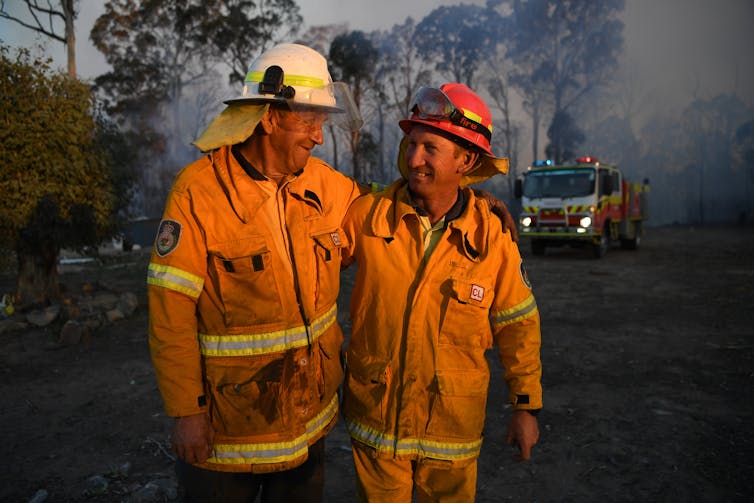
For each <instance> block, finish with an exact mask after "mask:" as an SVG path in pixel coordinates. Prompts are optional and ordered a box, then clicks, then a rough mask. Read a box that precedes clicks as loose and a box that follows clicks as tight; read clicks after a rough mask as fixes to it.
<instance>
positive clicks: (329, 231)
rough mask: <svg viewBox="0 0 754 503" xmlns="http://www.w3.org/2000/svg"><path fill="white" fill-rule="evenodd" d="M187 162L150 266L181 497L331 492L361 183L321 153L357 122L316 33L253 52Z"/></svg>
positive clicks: (154, 332)
mask: <svg viewBox="0 0 754 503" xmlns="http://www.w3.org/2000/svg"><path fill="white" fill-rule="evenodd" d="M226 103H227V104H228V106H227V107H226V109H225V110H224V111H223V112H222V113H221V114H220V115H218V116H217V117H216V118H215V120H214V121H213V122H212V124H211V125H210V126H209V127H208V128H207V130H206V131H205V132H204V133H203V134H202V136H201V137H200V138H199V139H198V140H197V141H196V142H195V145H197V146H198V147H199V148H200V149H201V150H202V151H204V152H208V154H207V155H205V156H204V157H203V158H201V159H199V160H197V161H196V162H194V163H192V164H190V165H188V166H187V167H185V168H184V169H183V170H182V171H181V173H180V174H179V175H178V177H177V179H176V180H175V183H174V185H173V187H172V190H171V193H170V196H169V198H168V200H167V204H166V208H165V212H164V216H163V219H162V222H161V223H160V226H159V230H158V235H157V238H156V242H155V245H154V250H153V253H152V258H151V262H150V264H149V271H148V287H149V303H150V324H149V342H150V349H151V354H152V360H153V363H154V367H155V371H156V375H157V380H158V384H159V388H160V392H161V394H162V397H163V400H164V403H165V410H166V412H167V414H168V415H169V416H174V417H176V418H177V419H176V423H175V430H174V434H173V447H174V449H175V451H176V452H177V454H178V457H179V459H178V461H177V465H176V471H177V474H178V479H179V485H180V489H181V492H182V494H183V497H184V498H185V501H191V502H194V501H201V502H210V501H223V502H241V501H243V502H251V501H254V499H255V497H256V495H257V494H261V495H262V496H261V497H262V501H269V502H273V501H275V502H295V501H321V499H322V490H323V477H324V472H323V458H324V452H325V451H324V436H325V434H326V433H327V432H328V431H329V430H330V429H331V428H332V427H333V425H334V424H335V422H336V419H337V410H338V396H337V393H336V391H337V389H338V387H339V385H340V384H341V381H342V367H341V356H340V351H341V344H342V342H343V336H342V333H341V329H340V327H339V326H338V323H337V321H336V311H337V310H336V298H337V295H338V288H339V274H340V253H339V249H340V248H341V247H343V246H344V245H345V243H346V240H345V236H344V234H343V231H342V229H341V221H342V219H343V217H344V215H345V213H346V210H347V208H348V207H349V205H350V204H351V202H352V201H353V200H354V199H356V197H358V196H359V195H360V193H361V190H360V188H359V187H358V186H357V184H356V183H355V182H354V181H353V180H351V179H350V178H348V177H346V176H344V175H342V174H340V173H338V172H336V171H335V170H333V169H332V168H331V167H330V166H328V165H326V164H325V163H324V162H322V161H320V160H318V159H315V158H312V157H311V156H310V154H311V150H312V148H314V147H315V146H316V145H319V144H321V143H322V141H323V138H322V126H323V123H325V121H333V122H337V123H340V124H342V125H345V126H346V127H348V128H358V127H360V125H361V120H360V117H359V116H358V112H357V111H356V110H355V107H354V106H353V102H352V101H351V99H350V95H349V93H348V89H347V88H345V86H344V85H343V84H341V83H333V82H332V80H331V78H330V74H329V73H328V70H327V63H326V61H325V59H324V58H323V57H322V56H321V55H319V54H318V53H317V52H315V51H314V50H312V49H309V48H308V47H304V46H301V45H296V44H282V45H278V46H276V47H274V48H272V49H270V50H268V51H267V52H265V53H264V54H262V55H261V56H259V57H258V58H257V59H256V60H255V61H254V62H253V63H252V64H251V66H250V68H249V71H248V74H247V76H246V82H245V86H244V93H243V96H242V97H240V98H239V99H235V100H231V101H228V102H226Z"/></svg>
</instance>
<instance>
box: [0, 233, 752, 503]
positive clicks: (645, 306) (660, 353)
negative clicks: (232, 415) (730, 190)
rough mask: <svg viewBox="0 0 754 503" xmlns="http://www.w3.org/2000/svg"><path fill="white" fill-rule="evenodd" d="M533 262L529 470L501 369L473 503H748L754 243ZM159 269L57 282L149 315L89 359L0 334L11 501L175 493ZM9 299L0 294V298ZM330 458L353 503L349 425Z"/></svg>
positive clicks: (343, 493) (689, 238) (729, 241)
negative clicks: (155, 283) (160, 361)
mask: <svg viewBox="0 0 754 503" xmlns="http://www.w3.org/2000/svg"><path fill="white" fill-rule="evenodd" d="M526 248H527V247H526V245H525V244H524V245H522V249H523V250H524V255H525V263H526V264H527V268H528V271H529V276H530V278H531V280H532V282H533V284H534V292H535V295H536V297H537V302H538V305H539V309H540V312H541V316H542V333H543V347H542V359H543V365H544V380H543V384H544V389H545V410H544V411H543V412H542V414H541V415H540V429H541V439H540V443H539V445H538V446H537V447H536V448H535V450H534V453H533V459H532V460H531V461H530V462H527V463H519V464H517V463H515V462H513V461H512V459H511V455H512V450H511V448H510V447H508V446H506V445H504V435H505V424H506V422H507V419H508V417H509V414H510V410H509V409H508V408H506V407H505V406H504V403H503V401H504V399H503V397H504V396H505V395H506V393H505V389H504V384H503V381H502V375H501V374H502V372H501V370H500V366H499V364H498V363H497V362H496V360H495V359H494V355H493V354H490V362H491V366H492V368H493V369H494V372H493V382H492V385H491V390H492V391H491V395H490V400H489V406H488V417H487V427H486V436H485V444H484V447H483V451H482V457H481V459H480V468H479V484H478V486H479V488H478V498H477V501H479V502H500V501H513V502H535V501H536V502H564V501H568V502H570V501H572V502H584V501H600V502H601V501H627V502H628V501H674V502H675V501H730V502H738V501H740V502H749V501H751V500H752V497H754V427H752V424H754V392H753V390H754V228H751V227H709V228H700V229H692V228H689V227H663V228H650V229H647V231H646V234H645V236H644V239H643V242H642V246H641V249H640V250H639V251H636V252H634V251H623V250H611V251H610V252H609V253H608V255H607V256H606V257H605V258H603V259H601V260H595V259H593V258H591V253H590V252H589V251H588V250H575V249H569V248H565V249H555V250H552V251H550V250H549V249H548V252H547V254H546V255H545V256H531V255H530V254H529V253H528V252H527V251H526ZM147 260H148V256H147V255H146V253H144V252H141V253H139V252H133V253H132V254H130V255H126V256H124V257H122V258H121V259H119V260H116V261H113V260H109V261H107V262H106V263H105V264H92V265H88V266H79V267H77V268H75V270H74V269H73V268H69V269H64V270H63V283H64V284H65V285H66V287H67V288H68V289H69V291H70V292H75V291H77V289H79V288H81V285H82V284H83V283H84V282H92V281H99V283H100V285H105V286H107V288H108V289H111V290H113V291H116V292H122V291H133V292H135V293H137V295H138V296H139V299H140V306H139V308H138V309H137V312H136V315H135V316H134V317H132V318H129V319H127V320H125V321H120V322H116V323H115V324H113V325H110V326H109V327H108V328H107V329H104V330H100V331H99V332H97V333H95V334H94V335H93V336H92V337H91V338H89V339H88V340H85V341H83V342H81V343H80V344H78V345H73V346H63V345H60V344H59V343H58V342H57V339H58V333H59V327H50V328H47V329H33V330H31V329H30V330H26V331H23V332H9V333H8V332H6V333H0V344H1V345H2V348H3V349H2V351H0V376H1V377H2V384H1V385H0V386H1V387H2V388H1V389H2V396H3V401H2V405H0V430H1V431H2V432H3V433H2V443H0V459H1V460H2V468H3V469H2V470H0V501H9V502H27V501H29V500H30V499H31V498H32V497H33V496H34V494H35V493H36V492H37V491H38V490H40V489H44V490H46V491H47V493H48V494H49V496H48V498H47V500H46V501H47V502H79V501H81V502H83V501H87V502H115V501H137V500H140V501H148V499H147V498H148V496H149V494H151V495H152V497H153V498H154V499H152V500H151V501H160V499H159V498H160V494H165V493H164V488H169V487H170V484H171V483H172V480H171V479H172V477H173V475H172V461H171V459H170V453H169V451H168V450H167V449H168V445H169V441H168V438H169V431H170V426H171V421H170V420H169V419H168V418H166V417H165V416H164V413H163V411H162V405H161V402H160V398H159V395H158V393H157V389H156V385H155V381H154V375H153V372H152V369H151V365H150V362H149V358H148V350H147V344H146V323H147V309H146V291H145V287H144V271H145V268H146V263H147ZM349 282H350V278H349V277H346V278H345V284H346V288H344V292H343V294H344V295H342V297H343V299H346V298H347V297H346V295H345V294H346V293H347V292H346V291H347V289H348V288H347V287H348V284H349ZM11 285H12V277H11V276H9V275H7V274H6V275H3V276H0V287H2V288H1V290H2V291H9V289H10V287H11ZM346 308H347V302H346V301H345V300H343V301H342V302H341V314H340V319H341V320H342V321H343V322H344V325H345V326H346V328H347V327H348V323H347V319H346V316H345V312H346ZM328 456H329V458H328V466H327V488H326V495H327V498H326V500H327V501H328V502H335V503H345V502H351V501H353V500H354V496H353V494H354V492H353V482H352V474H353V472H352V468H351V460H350V452H349V450H348V439H347V436H346V434H345V432H344V429H343V427H342V423H340V424H339V425H338V427H337V428H336V430H335V431H334V432H333V434H331V436H330V437H329V439H328ZM92 477H95V478H92ZM150 482H151V483H152V484H151V486H150V485H149V484H148V483H150ZM105 484H107V485H106V486H105ZM155 486H158V487H162V488H163V490H162V492H161V491H158V490H155V489H154V487H155ZM150 487H151V488H152V492H151V493H150V492H149V491H147V490H146V489H149V488H150ZM155 495H156V496H155Z"/></svg>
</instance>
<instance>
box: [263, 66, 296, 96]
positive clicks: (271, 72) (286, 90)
mask: <svg viewBox="0 0 754 503" xmlns="http://www.w3.org/2000/svg"><path fill="white" fill-rule="evenodd" d="M284 75H285V74H284V72H283V69H282V68H280V67H279V66H277V65H272V66H270V67H268V68H267V69H266V70H265V71H264V77H262V81H261V82H260V83H259V90H258V92H259V94H272V95H273V96H278V97H281V98H285V99H286V100H290V99H293V97H294V96H295V95H296V90H295V89H294V88H293V87H292V86H286V85H285V84H284V83H283V82H284Z"/></svg>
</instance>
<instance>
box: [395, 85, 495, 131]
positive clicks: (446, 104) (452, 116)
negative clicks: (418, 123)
mask: <svg viewBox="0 0 754 503" xmlns="http://www.w3.org/2000/svg"><path fill="white" fill-rule="evenodd" d="M409 110H410V111H411V113H412V114H413V115H412V118H413V119H422V120H430V121H442V120H448V121H450V122H452V123H453V124H455V125H457V126H461V127H463V128H466V129H470V130H472V131H474V132H476V133H480V134H481V135H482V136H484V137H485V138H487V141H490V140H491V139H492V131H490V129H489V128H488V127H486V126H484V125H483V124H482V123H481V122H479V120H480V118H478V117H474V116H473V114H470V113H464V112H462V111H461V110H459V109H458V108H457V107H456V106H455V105H454V104H453V102H452V101H451V100H450V98H449V97H448V95H447V94H445V93H444V92H443V91H442V90H440V89H436V88H434V87H426V86H423V87H420V88H419V90H418V91H416V94H415V95H414V98H413V99H412V100H411V104H410V106H409ZM469 115H472V117H469Z"/></svg>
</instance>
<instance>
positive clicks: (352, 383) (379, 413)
mask: <svg viewBox="0 0 754 503" xmlns="http://www.w3.org/2000/svg"><path fill="white" fill-rule="evenodd" d="M391 377H392V376H391V367H390V362H389V361H387V360H380V359H377V358H374V357H372V356H371V355H366V354H358V353H356V352H354V351H352V350H351V349H350V348H349V349H347V350H346V380H345V385H344V388H345V393H344V396H343V413H344V414H345V415H346V416H348V417H350V418H352V419H356V420H359V421H361V422H364V423H367V424H371V425H373V426H377V427H382V426H383V425H384V424H385V420H386V416H387V400H388V389H389V388H390V381H391Z"/></svg>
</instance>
